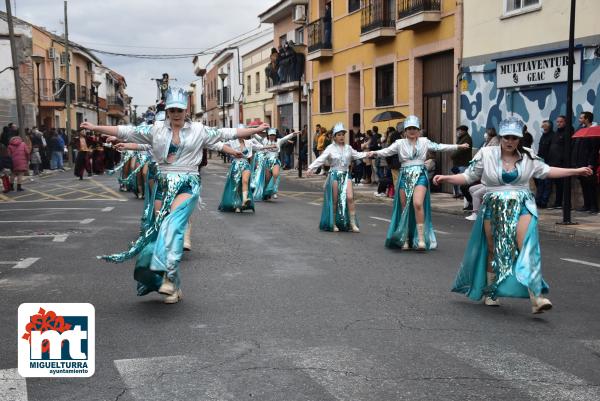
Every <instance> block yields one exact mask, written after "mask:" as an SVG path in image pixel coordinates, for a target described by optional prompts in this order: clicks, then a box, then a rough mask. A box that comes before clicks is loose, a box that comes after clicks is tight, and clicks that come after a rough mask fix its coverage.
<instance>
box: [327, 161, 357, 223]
mask: <svg viewBox="0 0 600 401" xmlns="http://www.w3.org/2000/svg"><path fill="white" fill-rule="evenodd" d="M334 183H337V203H336V207H335V214H334V207H333V206H334V205H333V199H334V196H333V194H334V192H333V191H334V186H335V185H334ZM348 185H352V178H351V176H350V173H349V172H347V171H337V170H330V171H329V174H328V175H327V180H326V181H325V190H324V193H323V209H321V222H320V223H319V229H320V230H322V231H333V227H334V225H335V226H337V228H338V229H339V230H340V231H351V230H352V228H351V226H350V211H349V210H348V199H347V192H346V191H347V189H348ZM356 225H357V226H358V220H357V221H356Z"/></svg>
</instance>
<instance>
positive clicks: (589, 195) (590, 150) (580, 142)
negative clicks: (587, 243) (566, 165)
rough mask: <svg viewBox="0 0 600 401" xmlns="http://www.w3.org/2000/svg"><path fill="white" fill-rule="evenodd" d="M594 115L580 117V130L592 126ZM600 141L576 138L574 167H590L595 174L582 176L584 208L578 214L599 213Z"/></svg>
mask: <svg viewBox="0 0 600 401" xmlns="http://www.w3.org/2000/svg"><path fill="white" fill-rule="evenodd" d="M593 120H594V115H593V114H592V113H591V112H589V111H584V112H583V113H581V114H580V115H579V124H580V128H588V127H591V126H592V121H593ZM599 148H600V139H598V138H575V140H574V141H573V150H572V153H571V166H572V167H589V168H591V169H592V170H593V171H594V174H593V175H591V176H589V177H584V176H580V177H578V178H579V184H580V185H581V192H583V207H581V208H579V209H576V210H577V211H578V212H589V213H592V214H596V213H598V188H597V183H596V174H595V171H596V167H598V150H599Z"/></svg>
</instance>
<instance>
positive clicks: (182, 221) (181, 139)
mask: <svg viewBox="0 0 600 401" xmlns="http://www.w3.org/2000/svg"><path fill="white" fill-rule="evenodd" d="M187 98H188V95H187V93H186V92H185V91H184V90H183V89H174V88H169V90H168V93H167V101H166V103H167V105H166V108H167V119H166V120H165V122H164V124H161V125H153V126H148V127H145V128H144V129H143V130H137V129H136V128H135V127H132V126H118V127H111V126H95V125H93V124H91V123H89V122H85V123H83V124H81V127H82V128H85V129H91V130H94V131H98V132H100V133H103V134H106V135H111V136H115V137H117V138H118V139H120V140H122V141H124V142H135V143H145V144H151V145H152V156H153V158H154V160H155V161H156V163H157V164H158V171H159V175H158V189H157V195H156V201H155V210H156V211H157V212H156V217H155V220H154V224H153V225H152V226H151V227H150V228H149V229H148V230H146V231H145V232H144V233H143V234H142V235H141V236H140V237H139V238H138V239H137V240H136V241H135V242H134V243H133V244H132V246H131V248H130V249H129V250H128V251H126V252H122V253H120V254H116V255H106V256H102V257H101V258H102V259H104V260H107V261H112V262H122V261H124V260H127V259H129V258H131V257H133V256H136V255H138V258H137V261H136V267H135V272H134V277H135V279H136V280H137V281H138V295H145V294H147V293H149V292H152V291H158V292H159V293H161V294H164V295H165V299H164V302H165V303H176V302H179V300H180V299H181V296H182V292H181V289H180V285H181V280H180V277H179V262H180V260H181V257H182V254H183V234H184V232H185V229H186V225H187V222H188V218H189V216H190V215H191V213H192V211H193V210H194V208H195V206H196V204H197V203H198V199H199V197H200V189H201V183H200V177H199V175H198V165H200V164H201V162H202V149H203V148H204V147H210V148H212V149H215V150H219V151H220V150H221V149H222V147H223V145H222V144H220V142H222V141H227V140H230V139H234V138H238V137H241V138H243V137H249V136H251V135H252V134H255V133H256V132H260V131H262V130H264V129H267V128H268V125H266V124H263V125H262V126H260V127H258V128H256V129H229V128H223V129H217V128H209V127H205V126H204V125H203V124H202V123H197V122H191V121H189V120H187V119H186V118H185V110H186V108H187Z"/></svg>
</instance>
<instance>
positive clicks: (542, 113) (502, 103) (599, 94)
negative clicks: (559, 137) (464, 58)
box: [460, 48, 600, 149]
mask: <svg viewBox="0 0 600 401" xmlns="http://www.w3.org/2000/svg"><path fill="white" fill-rule="evenodd" d="M594 50H595V49H594V48H585V49H584V50H583V63H582V70H581V81H578V82H575V83H574V84H573V113H574V115H573V125H575V126H577V124H578V121H577V117H578V116H579V114H580V113H581V112H582V111H591V112H592V113H594V120H595V121H600V59H599V58H598V57H596V56H595V54H594ZM462 79H463V80H465V81H466V90H465V91H463V92H462V93H461V96H460V108H461V112H460V119H461V123H462V124H465V125H467V126H468V127H469V132H470V133H471V135H472V137H473V145H474V146H475V147H480V146H481V145H482V143H483V134H484V132H485V130H486V128H488V127H494V128H496V129H497V128H498V123H499V122H500V121H501V120H502V119H503V118H506V117H507V116H509V115H514V116H516V117H519V118H521V119H522V120H523V121H524V122H525V124H527V127H528V130H529V132H530V133H531V134H532V135H533V137H534V149H537V143H538V141H539V137H540V135H541V125H542V121H544V120H551V121H553V122H554V121H555V119H556V117H558V116H559V115H561V114H566V97H567V84H566V83H565V82H562V83H550V84H541V85H535V86H528V87H520V88H497V83H496V62H492V63H488V64H485V65H477V66H468V67H464V68H463V69H462ZM463 85H464V84H463ZM463 89H464V86H463Z"/></svg>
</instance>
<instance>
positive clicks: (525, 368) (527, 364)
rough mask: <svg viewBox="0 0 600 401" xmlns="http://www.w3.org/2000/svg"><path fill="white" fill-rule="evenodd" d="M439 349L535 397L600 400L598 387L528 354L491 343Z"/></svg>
mask: <svg viewBox="0 0 600 401" xmlns="http://www.w3.org/2000/svg"><path fill="white" fill-rule="evenodd" d="M440 349H441V350H442V351H444V352H446V353H448V354H450V355H452V356H454V357H456V358H458V359H461V360H463V361H464V362H466V363H467V364H469V365H471V366H472V367H474V368H476V369H479V370H481V371H483V372H485V373H487V374H488V375H490V376H492V377H495V378H501V379H503V380H506V382H505V383H504V385H510V386H512V387H514V388H515V389H518V390H519V391H522V392H523V393H526V394H528V395H529V396H530V397H531V398H532V399H536V400H553V401H563V400H564V401H567V400H568V401H572V400H590V401H591V400H600V389H598V387H594V386H591V385H590V384H589V383H587V382H586V381H585V380H583V379H581V378H579V377H577V376H574V375H572V374H570V373H567V372H564V371H562V370H560V369H558V368H556V367H555V366H552V365H550V364H547V363H544V362H542V361H541V360H539V359H537V358H535V357H533V356H531V355H526V354H522V353H519V352H514V351H510V350H507V349H505V348H503V347H498V346H495V345H492V344H486V345H485V346H483V345H479V346H477V345H473V344H466V343H465V344H457V345H446V346H442V347H440Z"/></svg>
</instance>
